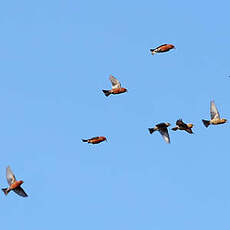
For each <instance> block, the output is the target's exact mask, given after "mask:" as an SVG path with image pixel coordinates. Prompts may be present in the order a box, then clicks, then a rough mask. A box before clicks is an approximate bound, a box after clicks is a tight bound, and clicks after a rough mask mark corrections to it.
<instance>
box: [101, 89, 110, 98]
mask: <svg viewBox="0 0 230 230" xmlns="http://www.w3.org/2000/svg"><path fill="white" fill-rule="evenodd" d="M102 91H103V93H104V94H105V96H106V97H108V96H109V95H110V94H111V93H110V91H109V90H104V89H103V90H102Z"/></svg>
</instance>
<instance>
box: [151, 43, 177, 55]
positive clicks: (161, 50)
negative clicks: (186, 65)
mask: <svg viewBox="0 0 230 230" xmlns="http://www.w3.org/2000/svg"><path fill="white" fill-rule="evenodd" d="M171 49H175V46H174V45H171V44H164V45H161V46H158V47H157V48H154V49H150V52H151V53H152V55H154V54H155V53H164V52H167V51H169V50H171Z"/></svg>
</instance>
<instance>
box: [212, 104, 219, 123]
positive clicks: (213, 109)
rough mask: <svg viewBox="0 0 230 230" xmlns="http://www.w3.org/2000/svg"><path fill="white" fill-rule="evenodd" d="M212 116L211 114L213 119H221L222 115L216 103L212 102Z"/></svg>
mask: <svg viewBox="0 0 230 230" xmlns="http://www.w3.org/2000/svg"><path fill="white" fill-rule="evenodd" d="M210 114H211V119H220V114H219V112H218V110H217V108H216V105H215V103H214V101H211V104H210Z"/></svg>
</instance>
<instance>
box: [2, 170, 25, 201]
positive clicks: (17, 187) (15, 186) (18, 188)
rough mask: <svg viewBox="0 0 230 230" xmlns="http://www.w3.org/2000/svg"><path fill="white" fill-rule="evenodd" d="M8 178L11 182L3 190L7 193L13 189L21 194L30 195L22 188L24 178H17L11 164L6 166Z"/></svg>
mask: <svg viewBox="0 0 230 230" xmlns="http://www.w3.org/2000/svg"><path fill="white" fill-rule="evenodd" d="M6 179H7V182H8V184H9V187H8V188H3V189H2V191H3V192H4V193H5V195H7V194H8V193H9V192H10V191H11V190H13V191H14V192H15V193H17V194H18V195H19V196H23V197H27V196H28V195H27V194H26V193H25V192H24V190H23V189H22V188H21V184H23V183H24V182H23V181H22V180H18V181H17V180H16V178H15V175H14V174H13V172H12V171H11V169H10V166H8V167H7V168H6Z"/></svg>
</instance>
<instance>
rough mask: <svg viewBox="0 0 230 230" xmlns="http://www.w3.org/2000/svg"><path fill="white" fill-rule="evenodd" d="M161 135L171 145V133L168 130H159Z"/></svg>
mask: <svg viewBox="0 0 230 230" xmlns="http://www.w3.org/2000/svg"><path fill="white" fill-rule="evenodd" d="M159 132H160V134H161V135H162V137H163V138H164V140H165V141H166V142H167V143H168V144H169V143H170V137H169V132H168V129H167V128H162V129H159Z"/></svg>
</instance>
